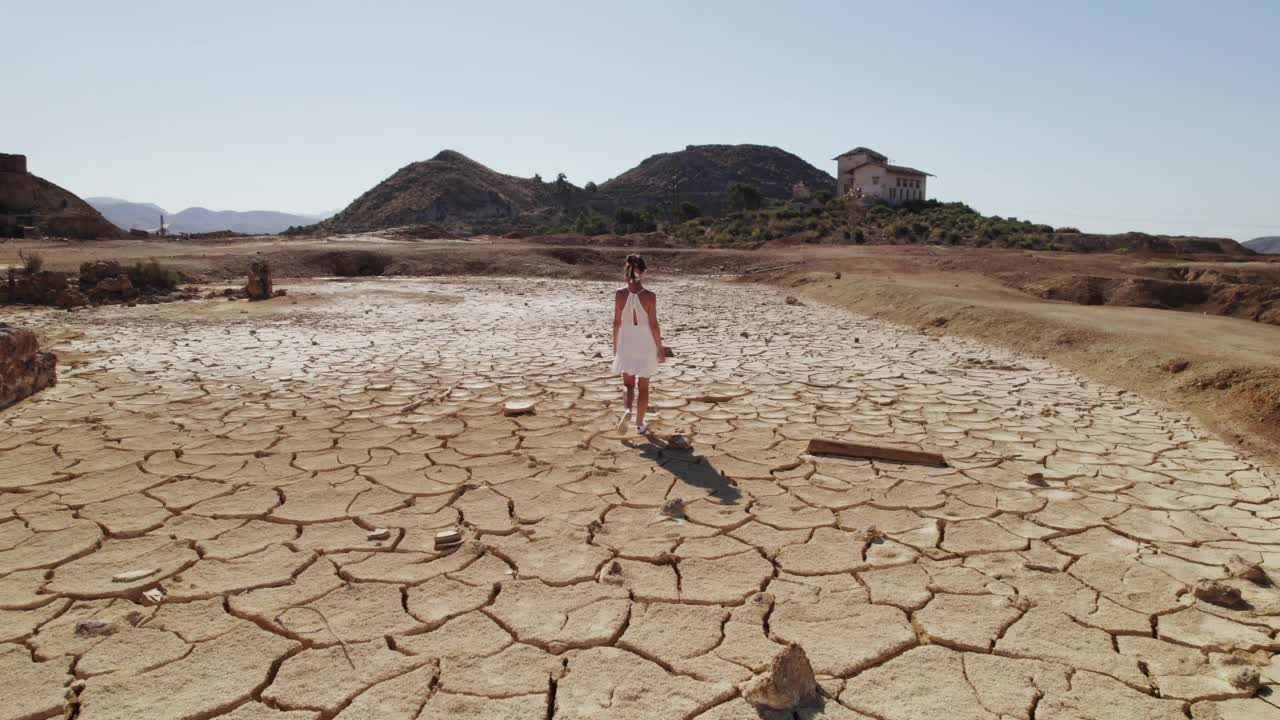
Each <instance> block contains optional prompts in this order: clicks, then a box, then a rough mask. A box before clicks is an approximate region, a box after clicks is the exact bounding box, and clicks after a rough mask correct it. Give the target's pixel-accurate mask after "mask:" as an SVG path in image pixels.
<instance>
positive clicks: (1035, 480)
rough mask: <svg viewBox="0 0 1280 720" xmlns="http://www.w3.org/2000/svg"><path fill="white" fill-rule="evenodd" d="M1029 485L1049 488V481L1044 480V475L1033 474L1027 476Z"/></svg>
mask: <svg viewBox="0 0 1280 720" xmlns="http://www.w3.org/2000/svg"><path fill="white" fill-rule="evenodd" d="M1027 483H1028V484H1030V485H1035V486H1036V487H1048V486H1049V481H1047V480H1045V479H1044V473H1031V474H1030V475H1028V476H1027Z"/></svg>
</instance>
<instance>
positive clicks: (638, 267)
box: [627, 255, 644, 282]
mask: <svg viewBox="0 0 1280 720" xmlns="http://www.w3.org/2000/svg"><path fill="white" fill-rule="evenodd" d="M642 272H644V258H643V257H641V256H639V255H628V256H627V281H628V282H635V280H636V277H637V276H639V275H640V273H642Z"/></svg>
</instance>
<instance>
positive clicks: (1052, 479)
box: [0, 279, 1280, 720]
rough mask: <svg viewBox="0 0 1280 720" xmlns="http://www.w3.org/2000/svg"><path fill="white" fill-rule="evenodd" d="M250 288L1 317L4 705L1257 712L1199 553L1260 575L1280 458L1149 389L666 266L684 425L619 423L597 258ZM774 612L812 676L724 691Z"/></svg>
mask: <svg viewBox="0 0 1280 720" xmlns="http://www.w3.org/2000/svg"><path fill="white" fill-rule="evenodd" d="M283 284H284V285H285V286H286V287H289V289H290V294H289V296H288V297H286V298H279V299H275V300H271V301H267V302H264V303H256V304H250V303H246V302H232V301H199V302H188V303H174V304H168V305H156V306H138V307H135V308H127V307H120V306H117V307H107V308H97V309H92V310H86V311H80V312H75V313H64V312H56V311H53V310H47V309H46V310H41V309H36V310H31V309H26V310H22V309H14V308H4V309H2V310H0V318H3V319H5V320H10V321H13V320H17V321H19V322H21V323H22V324H25V325H37V326H40V327H42V328H43V329H44V330H45V332H46V334H47V335H48V336H49V337H50V338H51V339H52V340H53V342H54V348H53V349H55V350H56V351H58V352H59V353H60V354H61V355H62V357H63V358H64V366H63V368H62V371H61V373H60V382H59V384H58V385H57V386H56V387H55V388H52V389H49V390H46V391H45V392H43V393H41V394H40V395H38V396H37V397H35V398H33V399H31V400H29V401H27V402H24V403H22V404H20V405H18V406H16V407H14V408H11V409H9V410H6V411H5V412H4V413H3V414H0V677H4V678H5V687H6V692H5V693H4V694H5V696H6V702H5V703H3V704H2V705H0V717H6V718H8V717H17V718H26V717H32V718H40V717H48V716H56V715H58V714H60V713H62V712H64V707H67V708H70V711H72V712H76V713H78V715H77V717H79V718H84V719H86V720H96V719H98V718H139V717H146V718H209V717H230V718H237V719H239V720H245V719H248V718H282V719H284V718H287V719H294V718H316V717H322V718H330V717H341V718H346V719H350V718H415V717H420V718H492V717H511V718H539V719H542V718H547V717H554V718H560V719H569V718H695V717H696V718H704V719H706V720H710V719H717V720H722V719H727V718H733V719H737V718H758V717H769V718H885V719H892V720H898V719H902V720H907V719H911V718H925V717H955V718H980V719H984V720H985V719H990V720H1004V719H1006V718H1024V719H1028V720H1029V719H1030V718H1033V717H1034V718H1039V719H1040V720H1044V719H1045V718H1120V717H1123V718H1170V719H1176V720H1182V719H1183V718H1186V717H1188V716H1191V717H1193V718H1198V719H1199V718H1215V717H1216V718H1226V719H1233V718H1241V719H1243V718H1269V717H1274V716H1277V715H1278V714H1280V706H1277V704H1276V703H1277V702H1280V701H1277V700H1276V697H1277V696H1276V695H1275V694H1274V693H1272V691H1271V688H1270V685H1271V684H1280V661H1275V660H1273V659H1272V653H1273V652H1274V651H1276V650H1277V649H1280V640H1278V639H1277V638H1276V632H1277V631H1278V630H1280V590H1277V589H1276V588H1274V587H1271V586H1270V585H1269V584H1266V583H1262V584H1259V583H1255V582H1253V581H1250V580H1245V579H1229V578H1227V574H1228V573H1227V570H1226V567H1225V566H1226V565H1227V564H1228V563H1231V562H1234V561H1233V560H1232V557H1233V556H1240V557H1241V558H1242V560H1243V561H1244V563H1246V564H1249V563H1261V565H1262V567H1263V568H1264V570H1266V571H1269V572H1270V573H1271V574H1272V575H1273V576H1274V575H1276V574H1277V573H1280V550H1277V548H1278V547H1280V546H1278V545H1277V544H1276V543H1277V538H1278V537H1280V532H1277V531H1278V530H1280V505H1277V504H1276V502H1275V500H1276V479H1277V476H1278V475H1280V469H1277V468H1276V467H1274V466H1268V465H1266V464H1265V463H1264V462H1263V461H1261V460H1260V459H1259V458H1258V457H1257V456H1254V455H1251V454H1248V453H1242V452H1241V451H1239V450H1237V449H1236V448H1234V447H1233V446H1232V445H1230V444H1228V443H1227V442H1224V441H1223V439H1222V438H1220V437H1218V436H1215V435H1214V434H1212V433H1211V432H1209V431H1208V430H1206V429H1205V428H1203V427H1202V426H1201V425H1200V424H1199V423H1198V422H1197V421H1196V420H1194V419H1193V418H1192V417H1191V416H1189V415H1186V414H1184V413H1182V412H1180V411H1178V410H1176V409H1173V408H1171V407H1169V406H1166V405H1164V404H1161V403H1158V402H1153V401H1149V400H1145V399H1143V398H1141V397H1139V396H1137V395H1135V394H1134V393H1131V392H1126V391H1124V390H1122V389H1119V388H1116V387H1114V386H1108V385H1103V384H1099V383H1097V382H1094V381H1091V380H1088V379H1086V378H1084V377H1082V376H1080V375H1077V374H1075V373H1073V372H1072V371H1069V370H1066V369H1063V368H1061V367H1059V366H1056V365H1054V364H1051V363H1049V362H1047V361H1044V360H1039V359H1035V358H1032V357H1028V356H1020V355H1013V354H1010V353H1007V352H1004V351H1001V350H996V349H994V348H993V347H992V346H989V345H984V344H981V343H979V342H977V341H974V340H969V339H963V338H956V337H942V336H938V335H934V334H925V333H920V332H917V331H914V330H910V329H907V328H904V327H902V326H895V325H890V324H886V323H883V322H879V321H876V320H871V319H864V318H860V317H857V316H853V315H850V314H847V313H846V312H845V311H843V310H842V309H839V308H836V307H832V306H826V305H820V304H815V303H812V302H804V303H797V304H788V303H784V302H783V299H782V295H781V294H780V293H778V292H776V291H774V290H772V289H769V288H767V287H756V286H745V285H741V284H736V285H735V284H727V283H717V282H712V281H709V280H705V279H673V280H668V281H666V282H661V281H656V282H655V283H654V288H655V289H656V290H657V291H658V293H659V295H660V303H661V304H660V312H661V314H662V319H663V322H664V327H665V328H666V334H667V336H668V344H670V345H671V346H673V347H674V348H675V350H676V353H677V355H676V357H675V358H673V360H672V361H671V362H670V363H669V364H667V365H665V366H664V367H663V368H662V369H661V371H660V373H659V376H658V377H657V378H656V379H655V386H656V392H655V399H654V405H655V406H656V409H657V413H658V416H657V418H656V419H655V420H654V421H653V423H654V426H655V429H656V430H657V432H658V433H660V434H661V433H669V432H672V431H674V430H681V431H683V432H685V433H686V434H687V435H689V436H690V437H691V438H692V440H693V443H694V448H693V450H692V451H682V450H676V449H672V448H667V447H664V443H663V442H662V441H661V440H660V439H656V438H654V439H646V438H642V437H639V436H636V435H635V434H633V433H630V432H619V431H617V430H616V425H615V422H616V420H617V417H618V409H619V392H618V387H617V384H616V381H615V380H614V379H613V378H611V377H610V376H609V373H608V368H607V360H608V349H609V348H608V344H607V332H608V328H607V327H606V323H607V319H608V309H607V308H608V299H609V295H608V293H609V291H610V290H611V288H612V286H611V285H608V284H601V283H589V282H567V281H550V280H541V281H540V280H515V279H502V280H494V279H456V280H445V279H439V280H409V279H379V280H361V281H342V282H338V281H323V280H315V281H306V282H294V283H289V282H285V283H283ZM513 399H532V400H535V401H536V403H537V404H536V412H535V413H534V414H531V415H523V416H517V417H504V416H503V415H502V413H501V409H502V407H503V405H504V403H506V402H508V401H510V400H513ZM813 436H828V437H845V438H862V439H867V440H870V441H873V442H893V443H897V444H915V445H920V446H927V447H933V448H937V449H939V450H941V451H942V452H943V453H945V455H946V456H947V458H948V461H949V464H950V467H947V468H932V467H927V466H920V465H904V464H895V463H885V462H879V461H866V460H852V459H838V458H831V457H814V456H810V455H807V454H805V452H804V451H805V444H806V441H807V440H808V438H810V437H813ZM676 498H679V499H680V500H682V501H683V507H684V509H683V512H682V513H675V514H676V517H668V516H667V515H664V514H663V513H662V512H660V507H661V506H663V504H664V503H667V502H668V501H670V500H672V499H676ZM450 528H456V529H458V530H460V531H461V532H462V534H463V536H464V537H465V541H464V542H463V543H462V544H461V546H460V547H457V548H454V549H448V550H443V551H439V550H437V549H436V548H435V546H434V536H435V533H436V532H438V531H440V530H443V529H450ZM1204 579H1222V580H1223V583H1224V584H1225V585H1227V586H1229V587H1232V588H1235V589H1236V590H1238V591H1239V592H1240V593H1241V594H1242V598H1241V601H1240V603H1239V604H1237V605H1236V606H1235V607H1234V608H1227V607H1222V606H1219V605H1215V604H1210V603H1207V602H1204V601H1202V600H1198V599H1197V598H1196V597H1195V596H1194V594H1193V593H1192V592H1191V589H1192V588H1193V587H1194V586H1195V585H1196V584H1197V583H1198V582H1200V581H1202V580H1204ZM152 590H160V591H161V592H162V593H163V597H162V598H160V599H159V602H158V604H153V603H151V602H150V601H148V600H146V599H145V598H144V597H143V593H144V592H147V591H152ZM786 643H798V644H799V645H800V646H802V647H803V648H804V649H805V651H806V652H807V654H808V657H809V658H810V660H811V661H812V664H813V666H814V669H815V671H816V672H817V674H818V676H819V680H820V683H821V686H822V688H823V691H824V698H823V700H822V703H821V704H820V705H819V706H817V707H813V708H806V709H804V710H802V711H797V712H795V713H792V712H785V713H774V714H767V713H759V712H757V711H756V710H755V709H753V708H751V707H749V706H748V704H747V703H746V702H745V701H744V700H743V699H742V698H741V695H740V691H739V689H738V686H739V683H742V682H744V681H747V680H748V679H750V678H751V677H752V676H753V675H754V674H755V673H758V672H760V671H761V670H763V669H764V667H765V665H766V664H767V663H768V661H769V660H770V658H772V657H773V656H774V655H775V654H776V653H777V652H778V651H779V650H780V649H782V647H783V646H784V644H786ZM1258 678H1260V679H1261V682H1262V683H1263V688H1262V690H1261V696H1258V697H1253V696H1254V695H1255V689H1254V687H1253V685H1252V683H1251V680H1255V681H1256V679H1258Z"/></svg>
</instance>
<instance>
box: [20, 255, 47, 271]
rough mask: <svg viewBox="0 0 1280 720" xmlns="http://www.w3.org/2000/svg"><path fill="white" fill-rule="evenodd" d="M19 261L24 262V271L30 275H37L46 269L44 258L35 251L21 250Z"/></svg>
mask: <svg viewBox="0 0 1280 720" xmlns="http://www.w3.org/2000/svg"><path fill="white" fill-rule="evenodd" d="M18 259H19V260H21V261H22V271H23V272H24V273H26V274H28V275H35V274H36V273H38V272H40V271H41V270H43V269H44V256H43V255H41V254H40V253H38V252H36V251H35V250H32V251H31V252H27V251H26V250H19V251H18Z"/></svg>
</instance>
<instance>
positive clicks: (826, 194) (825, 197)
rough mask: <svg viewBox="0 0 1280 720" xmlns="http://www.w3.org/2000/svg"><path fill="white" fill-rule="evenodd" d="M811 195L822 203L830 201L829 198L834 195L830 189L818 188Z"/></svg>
mask: <svg viewBox="0 0 1280 720" xmlns="http://www.w3.org/2000/svg"><path fill="white" fill-rule="evenodd" d="M813 197H814V198H815V199H816V200H817V201H818V202H820V203H822V204H823V205H826V204H827V203H829V202H831V198H833V197H835V195H833V194H832V192H831V191H830V190H819V191H818V192H816V193H814V194H813Z"/></svg>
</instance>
